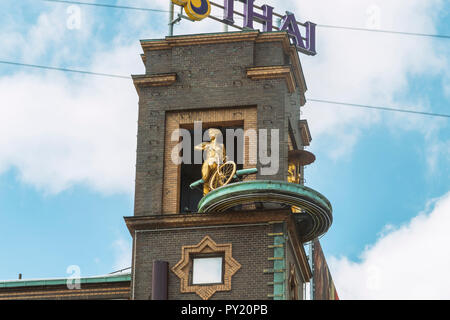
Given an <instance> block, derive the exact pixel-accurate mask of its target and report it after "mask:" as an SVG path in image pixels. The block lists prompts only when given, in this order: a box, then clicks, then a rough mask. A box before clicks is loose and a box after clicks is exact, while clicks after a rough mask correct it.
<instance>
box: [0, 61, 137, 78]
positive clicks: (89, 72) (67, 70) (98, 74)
mask: <svg viewBox="0 0 450 320" xmlns="http://www.w3.org/2000/svg"><path fill="white" fill-rule="evenodd" d="M0 63H2V64H9V65H14V66H21V67H29V68H37V69H47V70H54V71H63V72H73V73H81V74H87V75H91V76H101V77H110V78H122V79H131V77H127V76H122V75H117V74H109V73H99V72H91V71H83V70H74V69H66V68H59V67H49V66H41V65H37V64H27V63H20V62H13V61H3V60H0Z"/></svg>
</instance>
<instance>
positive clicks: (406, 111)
mask: <svg viewBox="0 0 450 320" xmlns="http://www.w3.org/2000/svg"><path fill="white" fill-rule="evenodd" d="M307 100H308V101H313V102H320V103H327V104H334V105H340V106H347V107H355V108H366V109H375V110H384V111H395V112H404V113H414V114H420V115H425V116H433V117H442V118H450V115H449V114H441V113H433V112H422V111H414V110H409V109H399V108H390V107H389V108H388V107H380V106H370V105H364V104H356V103H348V102H340V101H331V100H321V99H307Z"/></svg>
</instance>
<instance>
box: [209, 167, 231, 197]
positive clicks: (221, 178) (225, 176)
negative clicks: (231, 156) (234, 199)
mask: <svg viewBox="0 0 450 320" xmlns="http://www.w3.org/2000/svg"><path fill="white" fill-rule="evenodd" d="M235 174H236V163H234V161H227V162H225V163H224V164H222V165H221V166H220V167H219V168H218V169H217V171H216V172H215V173H214V175H213V176H212V178H211V182H210V184H209V187H210V188H211V190H214V189H217V188H219V187H222V186H225V185H227V184H228V183H230V181H231V179H233V177H234V175H235Z"/></svg>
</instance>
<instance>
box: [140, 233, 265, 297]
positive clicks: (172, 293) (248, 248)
mask: <svg viewBox="0 0 450 320" xmlns="http://www.w3.org/2000/svg"><path fill="white" fill-rule="evenodd" d="M270 232H272V227H271V226H270V225H262V226H216V227H214V228H201V229H196V228H195V227H193V228H189V229H179V230H177V229H173V230H163V231H159V230H148V231H143V232H138V233H137V235H136V248H137V250H136V262H135V263H136V265H137V266H139V268H136V273H135V283H134V286H135V287H134V298H135V299H149V298H150V297H151V283H150V280H151V279H152V262H153V260H164V261H167V262H169V266H174V265H175V264H176V263H177V262H178V261H179V260H180V259H181V247H182V246H184V245H195V244H197V243H198V242H200V241H201V240H202V239H203V238H204V237H205V236H206V235H208V236H210V237H211V238H212V239H213V240H214V241H215V242H217V243H231V244H232V246H233V258H234V259H236V260H237V261H238V262H239V263H240V264H241V265H242V267H241V268H240V269H239V270H238V271H237V273H236V274H235V275H234V276H233V278H232V281H233V288H232V290H231V291H224V292H216V293H215V294H214V295H213V297H212V299H267V295H268V294H269V293H271V290H272V288H271V287H270V286H268V285H267V283H268V282H269V281H272V278H273V276H272V275H271V274H265V273H264V272H263V271H264V269H267V268H271V267H272V265H271V264H272V263H271V262H270V261H268V257H269V256H270V254H271V250H270V249H269V248H268V246H269V245H270V244H272V241H273V240H272V239H271V238H270V237H269V236H267V234H268V233H270ZM255 279H258V281H255ZM169 299H170V300H172V299H176V300H183V299H193V300H196V299H200V297H199V296H197V295H196V294H195V293H180V280H179V278H178V277H177V276H176V275H175V274H174V273H173V272H171V271H169Z"/></svg>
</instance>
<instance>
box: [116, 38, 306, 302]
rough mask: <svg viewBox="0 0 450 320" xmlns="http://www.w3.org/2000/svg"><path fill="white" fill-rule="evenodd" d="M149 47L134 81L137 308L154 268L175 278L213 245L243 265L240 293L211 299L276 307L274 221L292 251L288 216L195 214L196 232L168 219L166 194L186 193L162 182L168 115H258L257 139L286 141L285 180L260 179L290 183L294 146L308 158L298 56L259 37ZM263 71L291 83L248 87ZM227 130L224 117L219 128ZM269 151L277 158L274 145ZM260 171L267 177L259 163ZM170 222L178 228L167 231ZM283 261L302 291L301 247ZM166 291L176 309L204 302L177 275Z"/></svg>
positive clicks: (261, 81) (280, 41)
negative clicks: (189, 253)
mask: <svg viewBox="0 0 450 320" xmlns="http://www.w3.org/2000/svg"><path fill="white" fill-rule="evenodd" d="M142 47H143V50H144V55H143V56H142V57H143V61H144V63H145V65H146V74H145V75H140V76H133V78H134V81H135V85H136V89H137V91H138V94H139V120H138V143H137V163H136V188H135V212H134V217H129V218H125V220H126V222H127V226H128V228H129V230H130V233H131V234H132V236H133V264H132V281H131V288H132V289H131V290H132V299H151V290H152V285H151V279H152V264H153V261H154V260H163V261H167V262H168V263H169V269H170V268H172V267H173V266H174V265H175V264H177V263H178V262H179V261H180V259H181V250H182V247H183V246H189V245H196V244H197V243H199V242H200V241H201V240H202V239H203V238H204V237H205V236H209V237H210V238H211V239H213V240H214V241H215V242H216V243H217V244H229V243H231V244H232V252H233V254H232V256H233V258H234V259H235V260H236V261H237V262H239V263H240V264H241V268H240V269H239V270H238V271H237V272H236V273H235V274H234V275H233V277H232V289H231V290H230V291H218V292H216V293H214V295H213V296H212V299H268V298H272V297H273V294H274V287H273V281H274V274H273V272H272V273H271V271H270V270H273V269H274V259H273V258H274V257H273V255H274V249H273V244H274V238H273V234H274V224H273V221H278V220H282V222H281V224H279V225H278V226H281V229H282V230H283V231H282V233H283V237H286V239H287V240H289V241H291V240H292V239H290V238H289V236H288V234H289V233H288V232H287V230H288V229H289V228H291V227H292V225H293V224H292V223H291V220H289V219H290V218H289V213H290V212H289V211H284V212H280V213H279V215H277V214H273V215H272V217H270V218H267V219H262V218H259V217H256V220H258V219H260V220H258V221H257V222H255V221H256V220H255V219H253V217H249V218H245V216H246V213H245V212H243V213H242V214H241V216H240V217H241V220H240V222H239V223H238V222H236V220H235V221H233V219H235V218H234V216H233V217H231V216H230V218H229V220H228V221H226V222H223V223H219V222H217V223H216V222H215V221H216V220H217V217H216V216H214V215H212V216H210V215H209V214H201V215H200V214H197V217H196V218H194V217H195V216H193V217H192V219H193V220H195V219H199V220H198V221H199V223H201V224H202V225H201V226H200V225H192V224H189V223H190V222H189V221H191V220H189V219H191V218H186V219H184V218H183V215H180V214H178V212H176V210H174V212H167V210H164V205H163V203H164V200H163V199H165V196H164V192H169V193H170V192H174V193H177V189H176V188H178V186H176V185H174V188H173V189H172V188H169V190H167V188H166V191H164V183H167V181H166V180H165V176H166V177H167V176H168V173H165V172H164V170H165V165H164V159H165V158H164V157H165V156H166V155H167V152H170V151H171V150H167V149H168V146H167V145H165V143H167V139H166V140H165V136H166V130H167V127H166V125H167V119H168V114H169V112H170V113H173V112H187V113H189V112H192V113H194V112H196V113H198V111H202V110H205V111H211V110H219V109H222V110H225V109H227V108H228V109H230V108H255V107H256V121H255V123H256V127H255V128H254V129H267V131H268V132H269V133H270V130H271V129H278V130H279V136H280V140H279V150H280V158H279V170H278V172H276V173H275V174H273V175H270V176H268V175H265V176H262V175H260V174H259V173H258V174H257V176H256V179H264V180H285V179H286V176H287V164H288V149H289V140H290V142H291V147H294V148H302V143H301V141H302V140H301V136H300V130H299V125H298V122H299V119H300V106H301V105H303V104H304V102H305V98H304V93H305V91H306V85H305V82H304V78H303V73H302V70H301V65H300V61H299V58H298V54H297V52H296V51H295V49H294V48H293V47H292V46H291V45H290V42H289V38H288V36H287V34H286V33H284V32H281V33H279V32H275V33H259V32H258V31H244V32H236V33H225V34H214V35H198V36H179V37H168V38H166V39H165V40H148V41H145V40H144V41H142ZM257 67H275V68H278V71H277V72H279V70H289V74H288V75H286V77H284V76H280V74H281V73H279V74H278V75H277V76H275V77H273V76H272V77H270V76H267V75H265V74H263V75H262V76H261V77H259V78H257V79H252V78H250V77H249V73H248V70H249V69H251V68H253V69H258V68H257ZM262 69H264V68H262ZM259 70H260V69H259ZM265 70H266V69H265ZM283 72H284V71H283ZM174 75H176V77H175V76H174ZM161 79H164V80H161ZM155 81H159V83H158V84H155V83H156V82H155ZM205 117H207V116H206V115H205ZM220 120H221V119H220V117H218V119H216V121H218V122H220ZM244 121H245V119H244ZM268 146H269V150H268V151H269V153H270V140H269V142H268ZM257 167H258V169H261V164H260V163H259V162H258V164H257ZM259 172H260V170H259ZM171 183H172V182H171ZM171 198H173V197H171ZM166 207H167V206H166ZM172 207H173V206H171V208H172ZM225 215H226V216H229V215H227V214H225ZM254 215H255V214H254ZM222 216H223V215H222ZM242 216H244V218H242ZM171 217H172V218H173V219H178V220H177V221H178V222H176V223H172V222H170V223H169V222H167V221H169V220H170V219H171ZM209 217H210V218H209ZM155 219H156V220H155ZM208 219H211V220H210V221H208ZM214 219H216V220H214ZM242 219H243V220H242ZM155 221H157V222H155ZM217 221H219V220H217ZM146 223H147V225H146ZM138 224H140V226H139V227H138V226H137V225H138ZM167 224H170V227H167ZM294 229H295V227H294ZM291 244H292V245H293V246H297V249H296V250H297V255H295V254H294V251H295V250H293V249H292V248H287V247H286V245H291ZM271 246H272V247H271ZM284 252H285V253H284V257H283V259H284V260H283V261H284V262H283V263H285V265H284V267H283V268H284V270H287V271H288V270H289V263H294V264H295V265H296V268H297V270H298V272H297V276H298V277H299V281H298V282H299V283H300V286H301V284H302V283H303V282H304V280H303V278H302V276H301V274H302V272H303V274H304V275H303V277H306V278H308V279H309V276H310V271H309V269H307V271H305V270H306V269H305V267H303V269H301V268H300V267H299V262H298V261H297V259H305V256H304V251H303V246H302V245H301V243H299V242H298V241H297V240H295V239H294V240H293V241H291V242H289V244H285V245H284ZM298 252H302V254H299V253H298ZM305 265H306V264H303V266H305ZM287 277H288V274H287V272H286V276H285V285H284V288H285V291H286V292H285V293H284V297H285V298H287V297H288V291H287V290H288V285H287ZM168 286H169V288H168V298H169V299H200V297H199V296H198V295H197V294H196V293H181V292H180V278H179V277H177V275H175V274H174V272H172V271H169V284H168ZM300 294H301V290H300Z"/></svg>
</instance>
